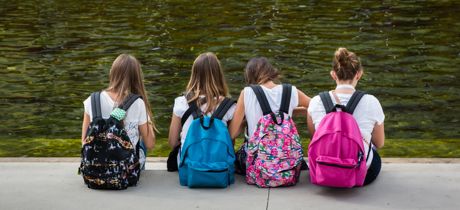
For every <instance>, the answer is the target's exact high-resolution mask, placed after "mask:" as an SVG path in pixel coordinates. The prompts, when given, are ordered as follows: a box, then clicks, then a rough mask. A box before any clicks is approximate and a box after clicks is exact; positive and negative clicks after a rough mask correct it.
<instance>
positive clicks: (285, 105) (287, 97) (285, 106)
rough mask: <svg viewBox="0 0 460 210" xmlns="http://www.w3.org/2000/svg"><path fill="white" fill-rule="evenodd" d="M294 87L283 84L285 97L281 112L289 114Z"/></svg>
mask: <svg viewBox="0 0 460 210" xmlns="http://www.w3.org/2000/svg"><path fill="white" fill-rule="evenodd" d="M291 95H292V85H290V84H283V95H282V96H281V106H280V111H281V112H284V113H286V114H288V113H289V105H290V104H291Z"/></svg>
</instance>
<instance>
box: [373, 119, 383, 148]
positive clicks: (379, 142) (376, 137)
mask: <svg viewBox="0 0 460 210" xmlns="http://www.w3.org/2000/svg"><path fill="white" fill-rule="evenodd" d="M371 141H372V143H373V144H374V145H375V147H377V148H379V149H380V148H382V147H383V145H384V143H385V129H384V126H383V123H382V124H381V125H377V124H375V126H374V130H372V139H371Z"/></svg>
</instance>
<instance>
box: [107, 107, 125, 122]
mask: <svg viewBox="0 0 460 210" xmlns="http://www.w3.org/2000/svg"><path fill="white" fill-rule="evenodd" d="M125 115H126V111H125V110H123V109H120V108H115V109H114V110H113V111H112V113H110V116H111V117H113V118H115V119H117V120H118V121H122V120H123V119H124V118H125Z"/></svg>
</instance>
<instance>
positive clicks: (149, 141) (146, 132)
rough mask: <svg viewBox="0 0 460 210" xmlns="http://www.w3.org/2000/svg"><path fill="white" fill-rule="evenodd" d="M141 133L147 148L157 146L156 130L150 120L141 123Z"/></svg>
mask: <svg viewBox="0 0 460 210" xmlns="http://www.w3.org/2000/svg"><path fill="white" fill-rule="evenodd" d="M139 133H140V134H141V137H142V140H143V141H144V144H145V147H147V149H153V146H155V141H156V137H155V132H153V127H152V124H151V122H150V121H148V122H146V123H144V124H142V125H139Z"/></svg>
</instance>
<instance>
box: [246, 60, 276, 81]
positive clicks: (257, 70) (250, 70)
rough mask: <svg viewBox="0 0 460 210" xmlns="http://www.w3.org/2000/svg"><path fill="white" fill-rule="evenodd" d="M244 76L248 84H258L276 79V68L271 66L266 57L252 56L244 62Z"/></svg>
mask: <svg viewBox="0 0 460 210" xmlns="http://www.w3.org/2000/svg"><path fill="white" fill-rule="evenodd" d="M244 77H245V79H246V83H247V84H248V85H260V84H264V83H266V82H269V81H274V80H277V79H278V77H279V73H278V70H277V69H276V68H275V67H273V66H272V65H271V64H270V62H269V61H268V59H267V58H265V57H258V58H252V59H251V60H249V62H248V63H247V64H246V68H245V70H244Z"/></svg>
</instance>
